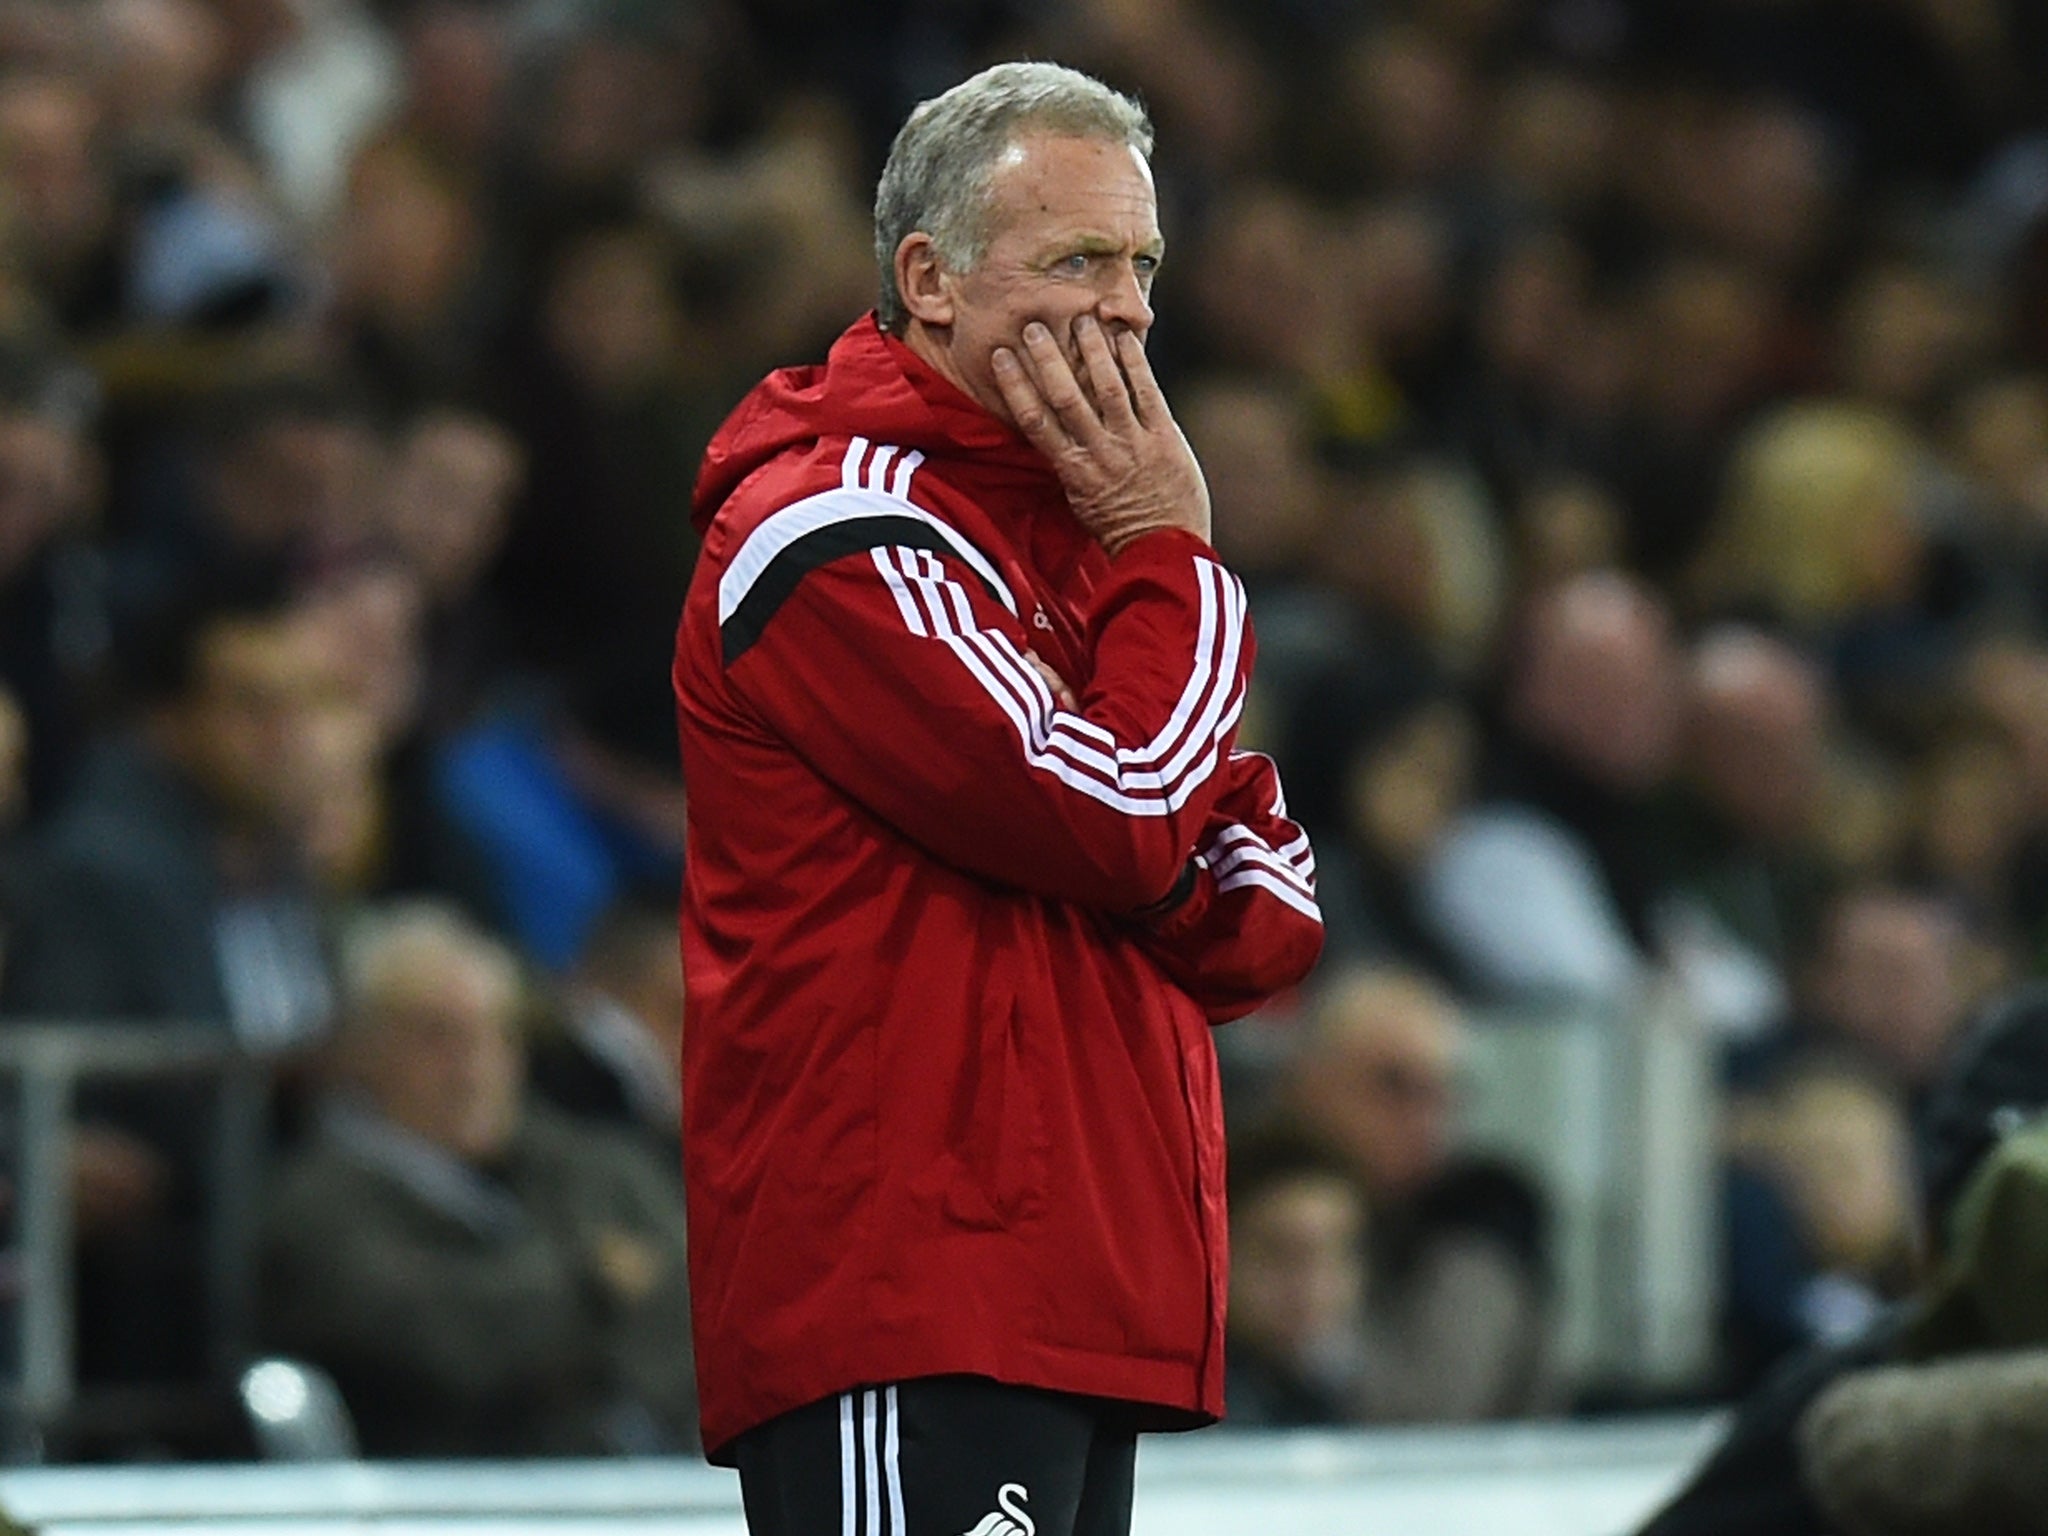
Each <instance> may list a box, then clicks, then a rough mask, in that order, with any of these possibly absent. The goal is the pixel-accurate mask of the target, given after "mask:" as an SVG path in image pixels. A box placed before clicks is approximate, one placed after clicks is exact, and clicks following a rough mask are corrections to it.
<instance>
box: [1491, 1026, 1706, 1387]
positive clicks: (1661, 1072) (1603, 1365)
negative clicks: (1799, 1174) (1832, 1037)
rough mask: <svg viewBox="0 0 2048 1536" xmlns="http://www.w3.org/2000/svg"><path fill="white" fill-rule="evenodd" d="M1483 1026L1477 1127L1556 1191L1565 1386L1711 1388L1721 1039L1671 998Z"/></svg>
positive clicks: (1559, 1340) (1556, 1249)
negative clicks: (1705, 1382)
mask: <svg viewBox="0 0 2048 1536" xmlns="http://www.w3.org/2000/svg"><path fill="white" fill-rule="evenodd" d="M1475 1022H1477V1023H1479V1024H1480V1025H1481V1026H1482V1027H1481V1028H1479V1029H1477V1030H1475V1031H1474V1049H1473V1055H1472V1059H1471V1060H1470V1061H1469V1063H1468V1068H1469V1076H1470V1079H1471V1083H1470V1089H1471V1091H1470V1095H1469V1101H1468V1103H1467V1104H1466V1106H1465V1116H1464V1125H1463V1133H1464V1136H1465V1138H1466V1140H1467V1141H1468V1143H1469V1144H1471V1145H1474V1146H1477V1147H1483V1148H1487V1149H1491V1150H1494V1151H1498V1152H1500V1153H1502V1154H1504V1155H1506V1156H1508V1157H1511V1158H1512V1159H1514V1160H1515V1161H1516V1162H1517V1163H1519V1164H1520V1165H1521V1166H1523V1167H1525V1168H1527V1169H1528V1170H1529V1172H1530V1173H1531V1174H1532V1175H1534V1176H1535V1178H1536V1179H1537V1181H1538V1182H1539V1183H1540V1184H1541V1185H1542V1187H1543V1189H1544V1191H1545V1192H1546V1194H1548V1196H1549V1197H1550V1201H1551V1208H1552V1213H1553V1217H1554V1222H1555V1227H1554V1233H1553V1244H1554V1246H1553V1253H1554V1263H1555V1278H1556V1281H1557V1287H1558V1300H1559V1307H1558V1319H1557V1323H1558V1338H1557V1346H1558V1352H1559V1356H1560V1360H1559V1363H1560V1365H1561V1367H1562V1368H1563V1371H1564V1373H1565V1376H1566V1378H1567V1379H1568V1380H1569V1381H1570V1382H1571V1383H1572V1384H1574V1385H1577V1386H1587V1385H1598V1386H1607V1387H1619V1388H1622V1389H1624V1390H1627V1391H1637V1392H1650V1393H1658V1392H1670V1391H1677V1392H1684V1391H1686V1390H1688V1389H1695V1388H1697V1387H1698V1385H1699V1384H1700V1382H1701V1381H1702V1380H1703V1379H1704V1377H1705V1375H1706V1373H1707V1371H1708V1368H1709V1367H1710V1366H1711V1364H1712V1357H1713V1350H1714V1328H1715V1319H1716V1316H1717V1312H1718V1308H1719V1306H1720V1274H1721V1263H1720V1245H1721V1222H1720V1178H1719V1172H1718V1167H1719V1159H1720V1117H1721V1089H1720V1086H1719V1082H1718V1079H1717V1075H1716V1071H1715V1061H1716V1049H1717V1047H1716V1044H1715V1042H1714V1040H1713V1039H1712V1037H1711V1036H1710V1035H1709V1034H1708V1033H1707V1032H1706V1031H1705V1030H1704V1029H1703V1028H1702V1027H1701V1026H1700V1025H1699V1023H1698V1022H1697V1021H1696V1020H1695V1019H1694V1018H1693V1017H1692V1016H1691V1015H1690V1014H1689V1013H1687V1012H1686V1011H1685V1009H1684V1008H1683V1007H1682V1006H1681V1005H1680V1004H1679V1003H1678V1002H1677V1001H1676V1000H1675V999H1673V998H1670V997H1651V998H1646V999H1645V1000H1644V1002H1643V1004H1642V1005H1641V1006H1639V1007H1637V1008H1634V1009H1630V1010H1625V1011H1616V1012H1614V1013H1612V1014H1609V1013H1604V1012H1601V1011H1598V1010H1577V1011H1558V1012H1554V1013H1549V1014H1545V1013H1541V1012H1537V1011H1533V1010H1527V1009H1519V1010H1500V1011H1499V1012H1497V1013H1493V1014H1489V1015H1487V1016H1486V1017H1484V1018H1482V1019H1479V1020H1476V1021H1475Z"/></svg>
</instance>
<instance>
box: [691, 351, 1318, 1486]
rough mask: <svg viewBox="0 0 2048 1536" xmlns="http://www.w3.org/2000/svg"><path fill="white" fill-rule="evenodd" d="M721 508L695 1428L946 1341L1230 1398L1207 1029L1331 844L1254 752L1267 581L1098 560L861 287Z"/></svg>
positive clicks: (715, 491) (747, 1414)
mask: <svg viewBox="0 0 2048 1536" xmlns="http://www.w3.org/2000/svg"><path fill="white" fill-rule="evenodd" d="M695 515H696V518H697V521H698V524H699V526H700V527H701V528H702V529H703V532H704V545H703V553H702V555H701V557H700V559H699V562H698V565H697V569H696V575H695V577H694V579H693V581H692V583H691V587H690V595H689V598H688V601H687V603H686V605H685V608H684V612H683V619H682V626H681V632H680V635H679V637H678V642H677V653H676V664H675V685H676V695H677V701H678V709H679V717H680V729H681V737H682V758H683V773H684V781H685V783H686V785H687V787H688V790H689V844H688V853H687V859H686V869H687V875H686V878H685V886H684V896H683V920H682V939H683V959H684V968H685V977H686V981H687V989H688V1025H687V1028H686V1030H685V1039H684V1047H683V1090H684V1127H685V1132H684V1135H685V1168H686V1175H687V1181H688V1197H689V1217H690V1280H691V1285H692V1293H693V1308H694V1318H695V1324H696V1339H697V1368H698V1380H699V1386H700V1392H701V1397H702V1408H703V1429H704V1440H705V1445H706V1447H707V1449H708V1451H709V1453H710V1455H711V1456H712V1458H713V1459H714V1460H721V1459H724V1458H725V1457H726V1456H727V1455H728V1454H729V1452H728V1446H729V1442H730V1441H731V1440H732V1438H733V1437H734V1436H735V1435H737V1434H739V1433H740V1432H741V1431H743V1430H746V1429H748V1428H750V1427H752V1426H753V1425H755V1424H758V1423H761V1422H762V1421H764V1420H766V1419H769V1418H771V1417H773V1416H775V1415H776V1414H779V1413H782V1412H784V1411H786V1410H788V1409H791V1408H795V1407H798V1406H800V1405H802V1404H804V1403H807V1402H811V1401H813V1400H815V1399H818V1398H822V1397H826V1396H828V1395H831V1394H833V1393H837V1392H840V1391H844V1390H846V1389H847V1388H849V1387H853V1386H856V1385H859V1384H862V1383H874V1382H883V1381H898V1380H904V1379H907V1378H910V1377H915V1376H927V1375H937V1374H945V1373H955V1372H968V1373H974V1374H978V1375H984V1376H991V1377H995V1378H997V1379H999V1380H1003V1381H1008V1382H1014V1383H1019V1384H1025V1385H1034V1386H1040V1387H1048V1388H1053V1389H1057V1390H1063V1391H1068V1392H1078V1393H1089V1394H1094V1395H1098V1396H1104V1397H1113V1398H1121V1399H1126V1400H1129V1401H1132V1402H1134V1403H1138V1404H1142V1405H1146V1406H1147V1408H1148V1409H1149V1410H1151V1411H1150V1412H1149V1413H1147V1414H1146V1415H1145V1416H1144V1417H1145V1419H1146V1420H1147V1421H1148V1422H1150V1423H1153V1424H1156V1425H1158V1426H1161V1427H1166V1426H1170V1425H1180V1426H1190V1425H1194V1424H1200V1423H1206V1422H1208V1421H1209V1420H1211V1419H1213V1418H1215V1417H1216V1416H1218V1415H1219V1414H1220V1413H1221V1412H1222V1408H1223V1401H1222V1382H1223V1361H1222V1340H1223V1303H1224V1278H1225V1270H1226V1248H1225V1233H1224V1209H1223V1120H1222V1108H1221V1101H1220V1098H1219V1095H1218V1090H1217V1073H1216V1057H1215V1050H1214V1046H1213V1044H1212V1043H1211V1040H1210V1038H1209V1026H1210V1025H1211V1024H1212V1023H1215V1022H1219V1021H1221V1020H1224V1019H1228V1018H1231V1017H1234V1016H1236V1015H1238V1014H1241V1013H1244V1012H1246V1011H1248V1010H1249V1009H1250V1008H1252V1007H1253V1006H1255V1005H1256V1004H1257V1003H1258V1002H1259V1001H1260V1000H1261V999H1263V998H1265V997H1266V996H1268V995H1270V994H1271V993H1273V992H1274V991H1276V990H1279V989H1281V988H1283V987H1285V986H1288V985H1290V984H1292V983H1294V982H1295V981H1298V980H1299V979H1300V978H1301V977H1302V976H1303V975H1305V974H1306V973H1307V971H1308V969H1309V967H1310V966H1311V965H1312V964H1313V963H1314V960H1315V957H1316V954H1317V952H1318V951H1319V949H1320V947H1321V942H1322V925H1321V920H1320V917H1319V916H1318V914H1317V911H1316V906H1315V898H1314V881H1313V868H1314V865H1313V861H1312V859H1311V857H1310V854H1309V849H1308V841H1307V839H1306V838H1305V837H1304V836H1303V835H1302V833H1301V830H1300V828H1298V827H1297V826H1295V825H1294V824H1293V823H1292V822H1290V821H1288V820H1287V819H1286V817H1285V814H1284V806H1283V804H1282V801H1281V794H1280V786H1279V782H1278V779H1277V778H1276V776H1275V774H1274V771H1273V766H1272V764H1271V763H1270V762H1269V761H1268V760H1267V759H1265V758H1263V757H1259V756H1256V755H1254V754H1250V753H1237V752H1235V751H1233V749H1232V741H1233V737H1234V735H1235V726H1236V721H1237V718H1238V714H1239V712H1240V710H1241V709H1242V708H1243V705H1244V696H1245V685H1246V680H1247V677H1248V675H1249V669H1250V666H1251V660H1252V634H1251V627H1250V624H1249V623H1248V621H1247V619H1246V617H1245V601H1244V593H1243V590H1242V588H1241V587H1240V586H1239V584H1238V582H1237V580H1236V578H1234V577H1233V576H1231V575H1230V573H1229V572H1227V571H1225V570H1224V569H1223V567H1222V566H1221V565H1219V564H1218V563H1217V560H1216V557H1215V554H1214V552H1213V551H1212V550H1211V549H1210V548H1209V546H1208V545H1206V544H1205V543H1203V542H1202V541H1201V540H1200V539H1198V538H1195V537H1193V536H1192V535H1188V534H1181V533H1157V534H1151V535H1147V536H1145V537H1143V538H1141V539H1138V540H1136V541H1134V542H1133V543H1132V544H1130V545H1129V546H1128V547H1127V548H1126V549H1124V550H1123V552H1122V553H1121V554H1120V555H1119V556H1118V557H1117V558H1116V560H1114V561H1112V560H1111V559H1110V558H1109V556H1108V555H1107V554H1106V553H1104V551H1103V550H1102V548H1101V546H1100V545H1098V544H1097V543H1096V542H1095V541H1094V540H1093V539H1092V538H1090V537H1089V536H1088V535H1087V534H1085V533H1084V532H1083V531H1082V529H1081V528H1080V526H1079V525H1078V524H1077V523H1076V522H1075V521H1074V518H1073V515H1072V514H1071V512H1070V511H1069V510H1068V508H1067V504H1066V500H1065V497H1064V496H1063V494H1062V493H1061V491H1060V488H1059V484H1058V482H1057V481H1056V480H1055V479H1054V477H1053V475H1052V472H1051V469H1050V467H1049V466H1048V465H1047V464H1046V462H1045V460H1044V459H1043V458H1042V457H1041V456H1040V455H1039V454H1038V453H1037V452H1036V451H1035V450H1033V449H1032V448H1031V447H1030V446H1029V445H1028V444H1027V443H1025V442H1024V441H1023V439H1022V438H1020V437H1018V436H1017V435H1016V434H1015V433H1014V432H1013V431H1012V430H1011V429H1010V428H1009V427H1007V426H1006V425H1004V424H1002V423H1000V422H998V421H997V420H996V419H995V418H993V417H992V416H990V415H989V414H988V413H987V412H985V411H984V410H983V409H982V408H981V407H980V406H979V405H977V404H975V403H974V402H973V401H972V400H970V399H969V398H968V397H967V396H965V395H963V394H962V393H960V392H959V391H958V390H957V389H955V388H954V387H953V386H952V385H951V384H949V383H947V382H946V381H945V380H944V379H942V378H940V377H939V376H938V375H937V374H936V373H934V372H933V371H932V370H931V369H929V368H928V367H926V366H925V365H924V364H923V363H922V362H921V361H920V360H919V359H918V358H917V357H916V356H915V354H913V353H912V352H911V351H910V350H909V349H908V348H906V347H904V346H903V345H902V344H901V343H900V342H898V341H896V340H895V339H894V338H891V337H888V336H885V335H884V334H883V333H882V332H881V331H880V330H879V329H878V328H877V327H876V325H875V323H874V320H873V318H872V317H871V316H870V317H868V318H866V319H863V320H862V321H861V322H859V323H858V324H856V325H855V326H854V327H853V328H852V329H851V330H849V331H848V332H847V333H846V334H845V335H844V336H843V337H841V338H840V340H839V342H838V343H837V344H836V345H835V346H834V347H833V349H832V353H831V356H830V359H829V361H828V362H827V363H826V364H825V365H824V366H823V367H821V368H820V367H812V368H797V369H789V370H785V371H783V372H780V373H776V374H773V375H771V376H770V377H769V378H768V379H767V380H765V381H764V382H763V383H762V384H761V385H760V386H759V388H757V389H756V390H755V391H754V392H753V393H752V394H751V395H750V396H749V397H748V398H747V399H746V400H745V401H744V402H743V403H742V404H741V405H740V407H739V409H738V410H737V411H735V412H734V413H733V415H732V417H731V419H730V420H728V421H727V422H726V424H725V426H724V427H723V428H722V429H721V430H720V431H719V434H718V436H717V437H716V438H715V439H714V440H713V442H712V445H711V448H710V452H709V454H708V455H707V457H706V459H705V463H704V468H703V471H702V474H701V477H700V479H699V481H698V485H697V492H696V508H695ZM1026 650H1030V651H1032V652H1035V653H1036V654H1037V655H1038V656H1040V657H1042V658H1043V659H1044V660H1045V661H1047V662H1048V663H1050V664H1051V665H1052V666H1053V667H1054V668H1055V669H1056V670H1057V671H1058V672H1059V673H1060V674H1061V675H1062V677H1063V678H1064V679H1065V680H1066V681H1067V682H1068V684H1069V685H1070V687H1071V689H1072V691H1073V693H1074V695H1075V696H1076V699H1077V701H1078V703H1077V705H1076V707H1075V708H1073V709H1071V710H1070V709H1065V708H1062V707H1060V706H1059V705H1058V704H1057V702H1056V701H1055V699H1054V697H1053V695H1052V694H1051V692H1050V691H1049V690H1048V689H1047V688H1046V687H1045V685H1044V683H1043V682H1042V681H1041V680H1040V679H1039V678H1038V676H1037V675H1036V674H1035V673H1034V672H1033V671H1032V670H1031V668H1030V666H1029V665H1028V664H1027V663H1026V661H1025V659H1024V655H1023V653H1024V652H1025V651H1026ZM1165 901H1172V902H1173V903H1174V904H1173V905H1172V906H1171V908H1170V910H1168V911H1166V912H1165V913H1164V915H1156V916H1154V917H1152V918H1151V919H1149V920H1147V919H1144V918H1140V917H1138V916H1135V915H1134V914H1137V913H1139V912H1141V911H1143V910H1144V909H1147V908H1154V909H1156V908H1158V907H1159V906H1160V905H1161V904H1162V903H1163V902H1165Z"/></svg>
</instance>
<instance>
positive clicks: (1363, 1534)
mask: <svg viewBox="0 0 2048 1536" xmlns="http://www.w3.org/2000/svg"><path fill="white" fill-rule="evenodd" d="M1714 1429H1715V1421H1713V1420H1711V1419H1701V1418H1687V1419H1671V1420H1644V1421H1627V1422H1621V1423H1615V1424H1603V1425H1523V1426H1516V1427H1512V1428H1495V1429H1462V1430H1401V1431H1380V1432H1354V1433H1342V1434H1333V1433H1321V1432H1270V1433H1260V1434H1247V1433H1234V1432H1231V1431H1227V1430H1211V1431H1205V1432H1203V1433H1201V1434H1198V1435H1159V1436H1150V1437H1147V1438H1146V1439H1145V1440H1144V1441H1143V1442H1142V1448H1141V1449H1140V1451H1139V1455H1138V1493H1137V1514H1136V1519H1135V1521H1134V1524H1133V1536H1279V1533H1285V1536H1622V1533H1624V1532H1626V1531H1628V1530H1631V1529H1632V1528H1634V1527H1635V1526H1636V1525H1637V1524H1639V1523H1640V1522H1641V1521H1642V1519H1643V1518H1644V1517H1645V1516H1646V1515H1647V1514H1649V1513H1650V1512H1651V1511H1652V1510H1653V1509H1654V1508H1656V1507H1657V1506H1658V1505H1659V1504H1660V1503H1661V1502H1662V1501H1663V1500H1664V1499H1665V1498H1666V1497H1667V1496H1668V1495H1669V1494H1670V1493H1671V1492H1672V1491H1673V1490H1674V1489H1676V1488H1677V1486H1678V1485H1679V1483H1680V1482H1681V1481H1682V1480H1683V1478H1684V1477H1685V1476H1686V1474H1687V1472H1688V1471H1689V1470H1690V1469H1691V1468H1692V1467H1693V1466H1694V1465H1695V1464H1696V1462H1697V1461H1698V1459H1699V1457H1700V1456H1701V1454H1702V1453H1703V1452H1704V1450H1705V1448H1706V1446H1707V1445H1708V1443H1709V1441H1710V1438H1711V1436H1712V1434H1713V1433H1714ZM0 1505H4V1506H5V1507H6V1508H7V1509H8V1510H9V1511H10V1512H11V1513H12V1514H13V1515H14V1516H15V1518H17V1519H19V1520H22V1521H24V1522H26V1523H28V1524H31V1525H33V1526H35V1527H36V1528H37V1529H38V1531H39V1532H41V1536H200V1533H201V1532H204V1533H207V1536H218V1533H220V1532H222V1531H233V1532H235V1533H237V1536H338V1533H340V1532H344V1531H352V1532H381V1533H386V1536H399V1533H403V1536H443V1533H445V1536H456V1533H463V1536H476V1533H479V1532H485V1531H488V1532H490V1533H491V1536H570V1533H582V1536H627V1533H632V1536H655V1533H657V1532H661V1533H669V1536H743V1533H744V1529H745V1528H744V1526H743V1524H742V1522H741V1519H740V1509H739V1487H738V1483H737V1481H736V1480H735V1479H734V1478H733V1476H732V1475H731V1474H730V1473H727V1472H722V1471H717V1470H715V1469H713V1468H710V1467H706V1466H704V1465H702V1464H700V1463H689V1462H669V1461H659V1462H613V1463H591V1462H576V1463H550V1464H538V1465H536V1464H527V1465H519V1466H508V1465H504V1464H497V1463H471V1464H464V1465H418V1466H400V1465H393V1464H389V1463H344V1464H336V1465H327V1466H302V1467H279V1466H256V1467H171V1468H123V1469H112V1470H94V1469H85V1468H64V1469H58V1468H47V1469H31V1470H25V1471H18V1472H11V1473H4V1474H0Z"/></svg>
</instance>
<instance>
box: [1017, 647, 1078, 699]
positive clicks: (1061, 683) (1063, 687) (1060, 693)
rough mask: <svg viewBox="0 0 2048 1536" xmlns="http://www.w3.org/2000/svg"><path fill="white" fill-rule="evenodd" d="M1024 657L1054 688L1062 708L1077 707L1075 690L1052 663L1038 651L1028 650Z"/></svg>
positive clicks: (1054, 694) (1049, 685)
mask: <svg viewBox="0 0 2048 1536" xmlns="http://www.w3.org/2000/svg"><path fill="white" fill-rule="evenodd" d="M1024 659H1025V660H1026V661H1028V662H1029V663H1031V670H1032V671H1034V672H1036V673H1037V674H1038V675H1039V677H1040V679H1041V680H1042V681H1043V682H1044V683H1045V686H1046V687H1047V688H1050V689H1051V690H1052V696H1053V698H1055V699H1056V700H1058V701H1059V706H1060V708H1061V709H1072V708H1074V707H1075V706H1074V690H1073V689H1071V688H1069V687H1068V686H1067V680H1066V679H1065V678H1064V677H1061V676H1060V675H1059V673H1058V672H1056V671H1054V670H1053V668H1052V665H1051V664H1050V663H1049V662H1047V661H1046V659H1045V658H1044V657H1043V656H1041V655H1039V654H1038V652H1036V651H1032V650H1027V651H1025V653H1024Z"/></svg>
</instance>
